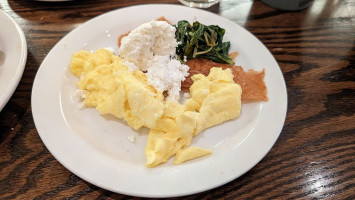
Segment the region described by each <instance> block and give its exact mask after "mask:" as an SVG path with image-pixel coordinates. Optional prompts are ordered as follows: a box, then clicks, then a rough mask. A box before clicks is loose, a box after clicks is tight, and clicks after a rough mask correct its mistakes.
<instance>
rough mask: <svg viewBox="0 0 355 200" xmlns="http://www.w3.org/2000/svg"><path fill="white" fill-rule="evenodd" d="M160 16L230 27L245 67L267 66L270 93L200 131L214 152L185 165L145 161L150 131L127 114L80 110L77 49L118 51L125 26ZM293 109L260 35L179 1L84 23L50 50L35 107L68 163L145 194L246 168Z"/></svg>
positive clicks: (82, 173)
mask: <svg viewBox="0 0 355 200" xmlns="http://www.w3.org/2000/svg"><path fill="white" fill-rule="evenodd" d="M147 11H149V12H147ZM137 13H139V15H137ZM177 13H178V14H177ZM160 16H165V17H166V18H167V19H168V20H170V21H171V22H173V23H176V22H177V21H178V20H182V19H186V20H189V21H191V20H198V21H200V22H201V23H205V24H218V25H219V26H221V27H224V28H226V36H225V40H230V41H231V43H232V47H231V50H232V51H238V52H239V53H240V55H239V57H238V58H237V64H240V65H242V66H243V67H244V68H245V69H248V68H249V69H250V68H252V69H255V70H261V69H262V68H265V69H266V76H265V82H266V85H267V88H268V96H269V101H268V102H266V103H252V104H244V105H243V107H242V114H241V116H240V117H239V118H237V119H235V120H232V121H229V122H226V123H224V124H222V125H219V126H216V127H213V128H210V129H208V130H206V131H204V132H202V133H200V135H198V136H197V137H196V138H194V139H193V142H192V144H193V145H195V146H199V147H203V148H208V149H211V150H212V151H213V153H212V155H209V156H206V157H203V158H199V159H196V160H193V161H189V162H186V163H184V164H181V165H174V164H172V163H171V162H168V163H165V164H162V165H159V166H157V167H155V168H146V167H145V155H144V148H145V143H146V139H147V134H146V133H147V131H146V130H144V131H143V132H144V133H137V132H135V131H133V130H132V129H131V128H130V127H128V125H126V123H125V122H123V121H121V120H117V119H114V118H113V117H110V116H101V115H100V114H99V112H98V111H96V110H95V109H92V108H87V109H83V110H81V109H80V108H79V102H78V101H77V100H76V98H75V97H74V93H75V91H76V90H77V87H76V83H77V82H78V79H77V78H76V77H74V76H73V75H72V74H71V73H70V72H69V69H68V68H69V63H70V60H71V55H72V53H74V52H77V51H79V50H82V49H85V50H96V49H98V48H101V47H112V48H114V49H115V50H116V51H117V47H116V43H117V37H118V36H119V35H120V34H123V33H126V32H128V31H129V30H132V29H133V28H135V27H137V26H138V25H140V24H142V23H145V22H148V21H150V20H153V19H155V18H158V17H160ZM286 109H287V94H286V87H285V82H284V79H283V76H282V73H281V71H280V68H279V66H278V64H277V62H276V61H275V59H274V58H273V56H272V55H271V54H270V52H269V51H268V50H267V49H266V48H265V46H264V45H263V44H262V43H261V42H260V41H259V40H258V39H257V38H255V37H254V36H253V35H252V34H250V33H249V32H248V31H246V30H245V29H243V28H242V27H240V26H238V25H237V24H235V23H233V22H231V21H229V20H227V19H225V18H222V17H220V16H217V15H215V14H212V13H209V12H206V11H203V10H199V9H193V8H188V7H184V6H177V5H159V4H155V5H141V6H134V7H127V8H123V9H119V10H115V11H112V12H109V13H106V14H104V15H101V16H99V17H96V18H94V19H92V20H90V21H88V22H87V23H85V24H83V25H81V26H79V27H78V28H76V29H75V30H73V31H72V32H70V33H69V34H68V35H67V36H65V37H64V38H63V39H62V40H61V41H60V42H59V43H58V44H56V46H55V47H54V48H53V49H52V50H51V51H50V52H49V54H48V55H47V57H46V58H45V59H44V61H43V63H42V64H41V66H40V69H39V70H38V73H37V75H36V79H35V82H34V86H33V91H32V112H33V117H34V121H35V124H36V127H37V130H38V133H39V135H40V137H41V139H42V141H43V142H44V144H45V145H46V147H47V148H48V149H49V151H50V152H51V153H52V154H53V156H54V157H55V158H56V159H57V160H58V161H59V162H60V163H61V164H63V165H64V166H65V167H66V168H67V169H69V170H70V171H72V172H73V173H74V174H76V175H77V176H79V177H81V178H82V179H84V180H86V181H88V182H90V183H92V184H94V185H97V186H99V187H102V188H105V189H107V190H110V191H113V192H117V193H122V194H128V195H133V196H141V197H175V196H183V195H188V194H193V193H198V192H202V191H205V190H209V189H212V188H215V187H218V186H220V185H222V184H225V183H227V182H229V181H232V180H234V179H235V178H237V177H239V176H241V175H242V174H244V173H245V172H247V171H248V170H249V169H251V168H252V167H253V166H254V165H256V164H257V163H258V162H259V161H260V160H261V159H262V158H263V157H264V156H265V155H266V153H267V152H268V151H269V150H270V148H271V147H272V146H273V144H274V142H275V141H276V140H277V138H278V136H279V134H280V132H281V129H282V127H283V123H284V120H285V116H286ZM131 136H134V137H136V143H131V142H130V141H129V139H128V137H131Z"/></svg>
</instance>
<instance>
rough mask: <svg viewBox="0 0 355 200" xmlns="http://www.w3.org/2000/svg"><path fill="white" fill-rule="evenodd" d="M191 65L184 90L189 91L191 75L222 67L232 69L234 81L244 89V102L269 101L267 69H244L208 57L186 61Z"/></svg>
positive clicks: (182, 85)
mask: <svg viewBox="0 0 355 200" xmlns="http://www.w3.org/2000/svg"><path fill="white" fill-rule="evenodd" d="M186 65H188V66H189V68H190V69H189V76H188V77H186V79H185V80H184V81H183V82H182V84H181V87H182V90H183V91H188V90H189V88H190V86H191V85H192V83H193V81H192V79H191V77H192V76H193V75H195V74H204V75H208V73H209V71H210V69H211V68H212V67H220V68H222V69H231V70H232V73H233V76H234V78H233V79H234V81H235V82H236V83H238V84H239V85H240V86H241V87H242V90H243V94H242V101H243V102H244V103H250V102H257V101H267V100H268V97H267V89H266V86H265V83H264V81H263V79H264V76H265V70H262V71H261V72H258V71H254V70H248V71H244V70H243V68H242V67H241V66H233V65H229V64H223V63H216V62H213V61H211V60H208V59H191V60H188V61H187V62H186Z"/></svg>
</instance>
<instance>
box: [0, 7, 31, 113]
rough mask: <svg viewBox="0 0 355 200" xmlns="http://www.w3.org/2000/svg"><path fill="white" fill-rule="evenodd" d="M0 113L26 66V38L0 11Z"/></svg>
mask: <svg viewBox="0 0 355 200" xmlns="http://www.w3.org/2000/svg"><path fill="white" fill-rule="evenodd" d="M0 52H2V53H0V54H2V55H0V57H2V58H0V111H1V110H2V109H3V108H4V106H5V105H6V103H7V102H8V101H9V99H10V97H11V96H12V94H13V93H14V91H15V89H16V87H17V85H18V83H19V81H20V79H21V77H22V73H23V70H24V68H25V65H26V58H27V45H26V38H25V35H24V34H23V32H22V30H21V28H20V26H19V25H18V24H17V23H16V22H15V21H14V20H13V19H12V18H11V17H10V16H9V15H7V14H6V13H5V12H4V11H2V10H0Z"/></svg>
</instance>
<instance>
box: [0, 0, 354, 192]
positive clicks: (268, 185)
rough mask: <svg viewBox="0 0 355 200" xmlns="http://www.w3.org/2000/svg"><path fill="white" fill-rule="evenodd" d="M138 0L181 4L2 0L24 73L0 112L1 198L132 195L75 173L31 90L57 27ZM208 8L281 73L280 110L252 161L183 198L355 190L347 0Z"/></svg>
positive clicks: (246, 1) (67, 27) (242, 0)
mask: <svg viewBox="0 0 355 200" xmlns="http://www.w3.org/2000/svg"><path fill="white" fill-rule="evenodd" d="M142 3H144V4H146V3H169V4H179V3H178V2H177V1H172V0H168V1H158V0H156V1H148V0H147V1H144V0H120V1H108V0H74V1H67V2H40V1H33V0H8V1H6V0H0V8H1V9H2V10H4V11H5V12H6V13H8V14H9V15H10V16H11V17H13V18H14V20H15V21H16V22H17V23H18V24H19V25H20V26H21V28H22V29H23V31H24V33H25V35H26V38H27V44H28V58H27V64H26V67H25V71H24V74H23V76H22V79H21V81H20V83H19V85H18V87H17V89H16V91H15V93H14V94H13V96H12V97H11V99H10V100H9V102H8V103H7V105H6V106H5V107H4V109H3V110H2V111H1V112H0V199H139V198H137V197H130V196H125V195H122V194H115V193H112V192H109V191H106V190H104V189H101V188H99V187H96V186H94V185H92V184H90V183H88V182H85V181H83V180H82V179H80V178H78V177H77V176H76V175H74V174H73V173H71V172H70V171H68V170H67V169H66V168H64V167H63V166H62V165H61V164H60V163H59V162H58V161H57V160H56V159H55V158H54V157H53V156H52V155H51V154H50V153H49V151H48V150H47V149H46V147H45V146H44V144H43V143H42V141H41V139H40V137H39V135H38V133H37V130H36V127H35V125H34V122H33V118H32V112H31V90H32V84H33V81H34V78H35V75H36V72H37V70H38V68H39V66H40V64H41V62H42V61H43V59H44V58H45V56H46V55H47V54H48V52H49V51H50V49H51V48H52V47H53V46H54V45H55V44H56V43H57V42H58V41H59V40H60V39H61V38H62V37H63V36H64V35H66V34H67V33H68V32H70V31H71V30H73V29H74V28H76V27H77V26H79V25H80V24H82V23H84V22H86V21H87V20H89V19H91V18H93V17H96V16H98V15H100V14H103V13H105V12H108V11H111V10H114V9H117V8H122V7H126V6H130V5H138V4H142ZM208 10H209V11H211V12H215V13H217V14H219V15H221V16H223V17H226V18H228V19H230V20H232V21H234V22H235V23H237V24H239V25H241V26H243V27H245V28H246V29H247V30H249V31H250V32H252V33H253V34H254V35H255V36H256V37H257V38H259V39H260V40H261V41H262V42H263V43H264V44H265V45H266V46H267V47H268V49H269V50H270V51H271V52H272V54H273V55H274V56H275V58H276V60H277V62H278V63H279V65H280V67H281V70H282V72H283V75H284V77H285V81H286V85H287V91H288V112H287V118H286V122H285V126H284V128H283V130H282V132H281V134H280V137H279V139H278V140H277V142H276V144H275V145H274V146H273V148H272V149H271V150H270V152H269V153H268V154H267V155H266V157H265V158H264V159H263V160H262V161H261V162H260V163H258V164H257V165H256V166H255V167H254V168H252V169H251V170H250V171H248V172H247V173H246V174H244V175H243V176H241V177H239V178H237V179H235V180H234V181H232V182H230V183H227V184H225V185H223V186H220V187H218V188H215V189H212V190H209V191H206V192H202V193H199V194H195V195H191V196H187V197H185V198H186V199H355V115H354V113H355V63H354V61H355V58H354V57H355V40H354V39H355V25H354V15H355V1H354V0H316V1H314V2H313V4H312V5H311V6H310V7H308V8H307V9H305V10H302V11H296V12H288V11H281V10H276V9H274V8H271V7H269V6H267V5H265V4H263V3H262V2H260V1H252V0H234V1H233V0H222V1H221V3H220V4H219V5H216V6H213V7H212V8H209V9H208ZM147 12H149V11H147ZM0 42H1V41H0Z"/></svg>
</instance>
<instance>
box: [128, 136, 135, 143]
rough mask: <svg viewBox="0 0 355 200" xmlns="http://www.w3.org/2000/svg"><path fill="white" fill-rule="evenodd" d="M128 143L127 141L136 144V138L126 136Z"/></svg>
mask: <svg viewBox="0 0 355 200" xmlns="http://www.w3.org/2000/svg"><path fill="white" fill-rule="evenodd" d="M128 141H129V142H130V143H136V137H134V136H128Z"/></svg>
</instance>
